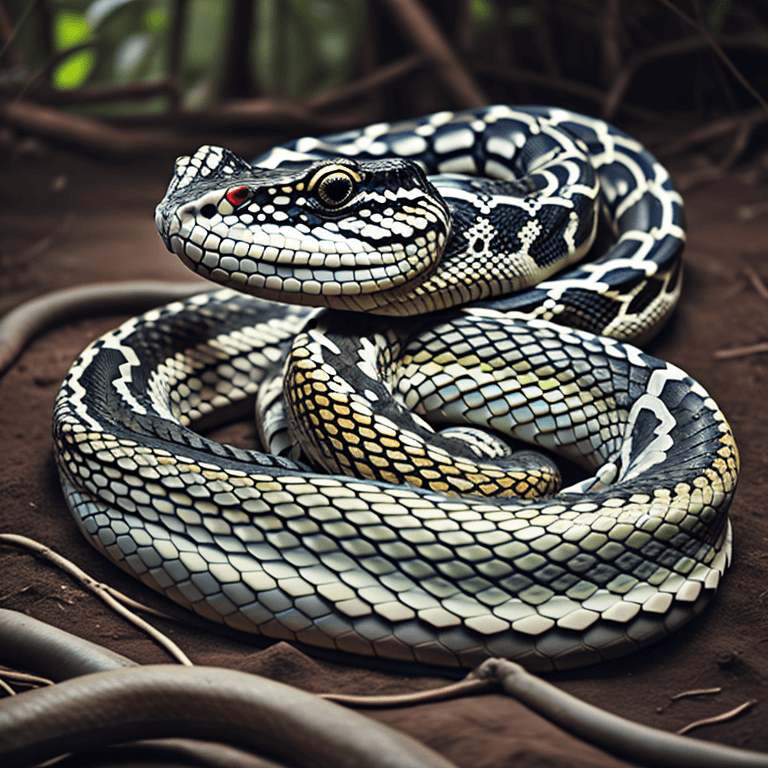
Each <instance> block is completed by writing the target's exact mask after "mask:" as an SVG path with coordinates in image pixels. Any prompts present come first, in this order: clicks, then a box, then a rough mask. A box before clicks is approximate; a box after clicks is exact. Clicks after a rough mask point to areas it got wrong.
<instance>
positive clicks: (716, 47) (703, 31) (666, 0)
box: [658, 0, 768, 115]
mask: <svg viewBox="0 0 768 768" xmlns="http://www.w3.org/2000/svg"><path fill="white" fill-rule="evenodd" d="M658 2H660V3H661V4H662V5H664V6H665V7H666V8H669V10H670V11H672V12H673V13H675V14H677V15H678V16H679V17H680V18H681V19H682V20H683V21H684V22H685V23H686V24H688V25H690V26H692V27H693V28H694V29H695V30H696V31H697V32H698V33H699V34H700V35H701V36H702V37H703V38H704V39H705V40H706V41H707V42H708V43H709V45H710V46H711V48H712V50H713V51H714V52H715V53H716V54H717V56H718V57H719V58H720V60H721V61H722V62H723V64H725V66H726V67H728V69H729V70H730V71H731V74H732V75H733V76H734V77H735V78H736V79H737V80H738V81H739V82H740V83H741V84H742V85H743V86H744V87H745V88H746V89H747V91H749V93H750V94H751V95H752V97H753V98H754V99H755V101H757V103H758V104H759V105H760V106H761V107H762V108H763V109H764V110H765V113H766V115H768V103H766V101H765V99H764V98H763V97H762V96H761V95H760V94H759V93H758V92H757V91H756V90H755V89H754V87H753V86H752V83H750V82H749V80H747V78H746V77H744V75H742V74H741V72H740V71H739V68H738V67H737V66H736V65H735V64H734V63H733V62H732V61H731V60H730V58H729V57H728V55H727V54H726V52H725V51H724V50H723V49H722V47H721V45H720V43H718V41H717V40H716V39H715V38H714V37H713V36H712V33H711V32H710V31H709V30H708V29H707V28H706V27H705V26H704V25H703V24H700V23H699V22H698V21H695V20H694V19H692V18H691V17H690V16H688V15H687V14H685V13H683V12H682V11H681V10H680V9H679V8H678V7H677V6H676V5H674V3H672V2H671V0H658Z"/></svg>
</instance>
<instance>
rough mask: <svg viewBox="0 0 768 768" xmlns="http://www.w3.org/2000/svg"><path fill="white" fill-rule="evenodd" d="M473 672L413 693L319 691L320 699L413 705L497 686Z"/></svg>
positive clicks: (347, 704) (352, 704)
mask: <svg viewBox="0 0 768 768" xmlns="http://www.w3.org/2000/svg"><path fill="white" fill-rule="evenodd" d="M472 674H473V673H471V672H470V674H469V675H468V676H467V677H465V678H464V679H463V680H460V681H459V682H458V683H451V684H449V685H444V686H441V687H440V688H432V689H430V690H427V691H416V692H413V693H394V694H384V695H382V696H376V695H365V694H363V695H359V696H358V695H354V694H347V693H319V694H318V696H319V697H320V698H321V699H327V700H328V701H333V702H335V703H336V704H342V705H343V706H345V707H370V708H377V709H379V708H385V707H414V706H417V705H419V704H432V703H434V702H438V701H446V700H447V699H455V698H458V697H460V696H475V695H477V694H480V693H488V692H489V691H491V690H493V689H494V688H496V687H497V683H496V681H495V680H490V679H483V680H480V679H478V678H475V677H473V676H472Z"/></svg>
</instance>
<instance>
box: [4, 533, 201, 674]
mask: <svg viewBox="0 0 768 768" xmlns="http://www.w3.org/2000/svg"><path fill="white" fill-rule="evenodd" d="M0 543H3V544H8V545H10V546H13V547H20V548H22V549H26V550H29V551H30V552H34V553H35V554H37V555H40V556H41V557H43V558H45V559H46V560H48V561H49V562H51V563H53V564H54V565H55V566H56V567H57V568H60V569H61V570H62V571H64V572H65V573H67V574H69V575H70V576H72V578H74V579H76V580H77V581H78V582H80V584H82V585H83V586H84V587H86V588H87V589H89V590H90V591H91V592H93V593H94V594H95V595H97V596H98V597H100V598H101V599H102V600H103V601H104V602H105V603H106V604H107V605H108V606H109V607H110V608H112V610H114V611H115V612H117V613H119V614H120V615H121V616H123V617H124V618H125V619H127V620H128V621H130V622H131V623H132V624H133V625H134V626H136V627H138V628H139V629H141V630H142V631H144V632H145V633H146V634H148V635H149V636H150V637H151V638H152V639H153V640H154V641H155V642H157V643H158V644H159V645H161V646H162V647H163V648H165V649H166V650H167V651H168V653H170V654H171V656H173V657H174V658H175V659H176V660H177V661H178V662H179V663H180V664H183V665H184V666H192V662H191V661H190V660H189V658H188V657H187V655H186V654H185V653H184V651H182V650H181V648H179V647H178V645H176V643H174V642H173V640H171V639H170V638H169V637H167V636H166V635H164V634H163V633H162V632H160V631H159V630H157V629H155V628H154V627H153V626H152V625H151V624H149V623H147V622H146V621H144V619H142V618H141V617H140V616H137V615H136V614H135V613H133V612H132V611H130V610H129V609H128V608H126V607H125V605H123V604H122V602H121V601H118V600H117V599H116V598H115V596H114V595H115V590H113V589H111V588H109V587H107V585H106V584H102V583H101V582H99V581H96V580H95V579H94V578H93V577H92V576H90V575H89V574H87V573H86V572H85V571H84V570H82V569H81V568H79V567H78V566H77V565H75V564H74V563H73V562H72V561H71V560H67V558H65V557H64V556H63V555H60V554H58V553H57V552H54V551H53V550H52V549H51V548H50V547H46V546H45V545H44V544H40V542H38V541H35V540H34V539H29V538H27V537H26V536H17V535H15V534H11V533H3V534H0ZM117 594H119V593H117ZM121 598H122V595H121ZM126 599H128V598H126Z"/></svg>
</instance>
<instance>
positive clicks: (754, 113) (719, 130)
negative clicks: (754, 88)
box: [656, 108, 768, 156]
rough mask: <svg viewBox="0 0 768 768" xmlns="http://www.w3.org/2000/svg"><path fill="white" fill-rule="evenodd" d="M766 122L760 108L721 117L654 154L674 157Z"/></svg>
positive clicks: (765, 116) (767, 117)
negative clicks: (745, 127) (745, 126)
mask: <svg viewBox="0 0 768 768" xmlns="http://www.w3.org/2000/svg"><path fill="white" fill-rule="evenodd" d="M766 121H768V113H766V112H764V111H763V110H762V109H761V108H755V109H752V110H749V111H748V112H742V113H741V114H740V115H735V116H733V117H723V118H720V119H718V120H713V121H712V122H711V123H708V124H707V125H703V126H701V127H700V128H695V129H694V130H692V131H690V132H689V133H686V134H683V135H682V136H680V137H679V138H677V139H673V140H672V141H670V142H669V143H667V144H664V145H662V146H661V147H658V148H656V153H657V154H659V155H667V156H669V155H675V154H678V153H679V152H682V151H684V150H686V149H690V147H693V146H695V145H696V144H703V143H705V142H708V141H711V140H712V139H719V138H721V137H722V136H725V135H726V134H728V133H731V132H732V131H738V130H739V129H741V128H742V126H744V125H749V127H750V128H754V126H756V125H759V124H760V123H764V122H766Z"/></svg>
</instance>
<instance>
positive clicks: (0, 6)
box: [0, 0, 25, 67]
mask: <svg viewBox="0 0 768 768" xmlns="http://www.w3.org/2000/svg"><path fill="white" fill-rule="evenodd" d="M12 35H13V22H12V21H11V17H10V16H9V15H8V11H7V10H6V8H5V3H3V2H2V1H1V0H0V40H1V41H2V42H3V45H5V42H6V41H7V40H9V39H10V38H11V36H12ZM5 50H6V49H5V48H3V51H5ZM7 50H8V57H9V58H10V60H11V66H14V67H23V66H24V63H25V62H24V54H23V53H22V52H21V50H20V49H19V48H18V46H16V45H11V46H10V47H9V48H8V49H7Z"/></svg>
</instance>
